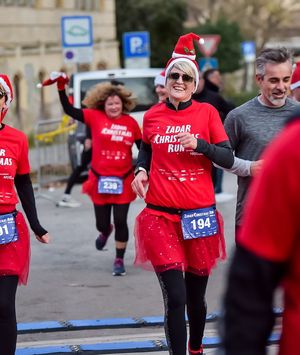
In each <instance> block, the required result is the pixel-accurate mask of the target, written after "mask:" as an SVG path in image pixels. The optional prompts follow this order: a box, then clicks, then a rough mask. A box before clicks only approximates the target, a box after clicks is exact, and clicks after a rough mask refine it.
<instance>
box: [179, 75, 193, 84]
mask: <svg viewBox="0 0 300 355" xmlns="http://www.w3.org/2000/svg"><path fill="white" fill-rule="evenodd" d="M182 80H183V81H186V82H189V83H191V82H192V81H193V80H194V79H193V77H191V76H189V75H188V74H183V75H182Z"/></svg>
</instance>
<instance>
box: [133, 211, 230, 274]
mask: <svg viewBox="0 0 300 355" xmlns="http://www.w3.org/2000/svg"><path fill="white" fill-rule="evenodd" d="M217 218H218V225H219V233H218V234H216V235H214V236H211V237H206V238H196V239H191V240H183V236H182V231H181V222H180V220H178V221H176V222H175V221H174V220H171V219H168V218H166V217H165V216H163V215H157V214H156V213H152V210H151V209H149V208H145V209H144V210H143V211H142V212H141V213H140V214H139V215H138V216H137V218H136V222H135V232H134V234H135V249H136V257H135V261H134V264H135V265H136V266H140V267H142V268H144V269H148V270H155V271H156V272H163V271H166V270H170V269H178V270H182V271H189V272H193V273H195V274H197V275H201V276H204V275H209V274H210V272H211V269H212V268H213V267H214V266H215V265H216V261H217V259H225V257H226V252H225V240H224V229H223V219H222V216H221V214H220V213H218V212H217Z"/></svg>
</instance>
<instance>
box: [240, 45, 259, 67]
mask: <svg viewBox="0 0 300 355" xmlns="http://www.w3.org/2000/svg"><path fill="white" fill-rule="evenodd" d="M242 53H243V55H244V59H245V62H254V60H255V54H256V45H255V42H253V41H244V42H242Z"/></svg>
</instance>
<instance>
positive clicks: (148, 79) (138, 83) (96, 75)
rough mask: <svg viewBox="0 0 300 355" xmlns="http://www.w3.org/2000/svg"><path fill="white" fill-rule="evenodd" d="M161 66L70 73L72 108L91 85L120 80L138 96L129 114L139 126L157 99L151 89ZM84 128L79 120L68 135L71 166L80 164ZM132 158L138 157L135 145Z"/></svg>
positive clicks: (76, 105)
mask: <svg viewBox="0 0 300 355" xmlns="http://www.w3.org/2000/svg"><path fill="white" fill-rule="evenodd" d="M161 71H162V69H160V68H145V69H112V70H100V71H89V72H80V73H75V74H74V75H72V77H71V80H70V87H69V97H70V100H71V102H73V105H74V107H77V108H80V107H82V105H81V102H82V100H83V98H84V96H85V94H86V92H87V91H88V90H89V89H90V88H91V87H92V86H94V85H96V84H98V83H100V82H104V81H111V80H117V81H119V82H122V83H123V84H124V85H125V86H126V87H127V88H128V89H130V90H131V91H132V92H133V94H134V96H136V98H137V106H136V107H135V108H134V110H133V111H132V112H131V113H130V114H131V115H132V116H133V117H134V118H135V119H136V120H137V122H138V123H139V125H140V126H142V121H143V115H144V113H145V111H146V110H148V109H149V108H150V107H151V106H152V105H154V104H155V103H156V102H157V96H156V93H155V88H154V78H155V76H156V75H158V74H159V73H160V72H161ZM85 131H86V127H85V125H84V124H83V123H81V122H78V123H77V128H76V130H75V132H73V133H72V134H70V136H69V152H70V160H71V165H72V168H73V169H74V168H75V167H76V166H77V165H78V164H79V163H80V156H81V151H82V149H83V142H84V139H85V136H86V133H85ZM133 149H134V150H133V157H134V159H136V157H137V152H138V151H137V148H136V147H135V145H134V148H133Z"/></svg>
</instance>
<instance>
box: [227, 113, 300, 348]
mask: <svg viewBox="0 0 300 355" xmlns="http://www.w3.org/2000/svg"><path fill="white" fill-rule="evenodd" d="M299 140H300V111H299V109H298V112H297V113H296V114H295V117H293V118H292V119H290V120H289V121H288V123H287V126H286V127H285V129H284V130H283V131H282V132H281V133H280V135H278V136H277V138H275V140H274V141H273V142H272V143H271V144H270V146H269V147H268V148H267V149H266V151H265V153H264V154H263V159H264V163H263V166H262V171H261V172H260V173H259V175H258V176H257V177H256V178H255V180H254V181H253V185H252V186H251V188H250V192H249V199H248V201H247V203H246V205H245V216H244V217H243V228H242V230H241V234H240V235H239V236H238V239H237V249H236V251H235V254H234V257H233V261H232V264H231V266H230V271H229V277H228V285H227V290H226V293H225V301H224V308H225V312H224V319H223V322H222V323H223V324H222V332H223V348H224V349H223V350H222V354H226V355H240V354H243V355H248V354H249V355H261V354H266V346H267V342H268V337H269V336H270V333H271V331H272V327H273V325H274V314H273V299H274V293H275V290H276V289H277V287H279V286H281V288H282V289H283V291H284V292H283V294H284V312H283V318H282V334H281V339H280V345H279V354H280V355H298V354H299V338H300V244H299V241H300V219H299V216H300V199H299V196H300V184H299V181H300V169H299V165H300V149H299Z"/></svg>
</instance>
